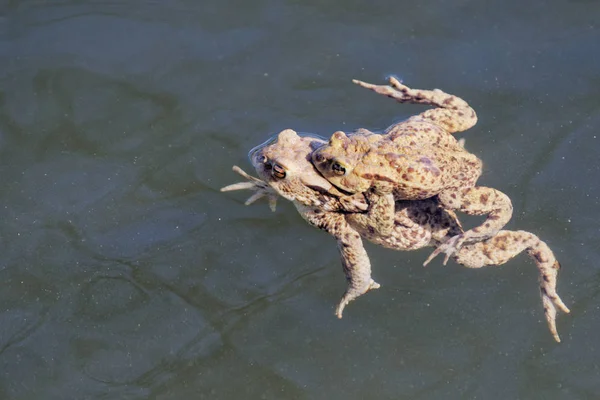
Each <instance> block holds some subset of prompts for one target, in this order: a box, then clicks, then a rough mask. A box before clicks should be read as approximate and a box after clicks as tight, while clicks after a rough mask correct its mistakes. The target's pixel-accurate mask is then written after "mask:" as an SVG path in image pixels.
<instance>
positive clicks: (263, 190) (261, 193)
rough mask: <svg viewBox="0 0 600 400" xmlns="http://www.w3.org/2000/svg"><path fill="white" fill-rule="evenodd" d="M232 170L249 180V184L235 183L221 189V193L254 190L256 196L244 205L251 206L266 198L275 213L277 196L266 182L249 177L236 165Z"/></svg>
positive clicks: (251, 197) (253, 195)
mask: <svg viewBox="0 0 600 400" xmlns="http://www.w3.org/2000/svg"><path fill="white" fill-rule="evenodd" d="M232 169H233V171H235V172H237V173H238V174H240V175H241V176H243V177H244V178H246V179H248V182H239V183H234V184H232V185H227V186H225V187H223V188H221V192H229V191H232V190H245V189H248V190H254V194H252V196H250V197H249V198H248V200H246V202H245V203H244V204H245V205H250V204H252V203H254V202H255V201H257V200H259V199H261V198H263V197H266V198H267V199H268V200H269V208H270V209H271V211H275V209H276V207H277V194H276V193H275V191H273V189H272V188H271V187H270V186H269V185H268V184H267V183H266V182H264V181H262V180H260V179H258V178H255V177H253V176H252V175H248V174H247V173H246V172H245V171H244V170H243V169H241V168H240V167H238V166H237V165H234V166H233V168H232Z"/></svg>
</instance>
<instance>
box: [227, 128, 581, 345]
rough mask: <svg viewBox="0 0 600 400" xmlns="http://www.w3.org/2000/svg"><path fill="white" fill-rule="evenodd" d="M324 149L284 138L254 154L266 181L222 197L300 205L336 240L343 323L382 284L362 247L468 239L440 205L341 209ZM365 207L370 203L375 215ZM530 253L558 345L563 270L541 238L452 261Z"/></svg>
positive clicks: (473, 262)
mask: <svg viewBox="0 0 600 400" xmlns="http://www.w3.org/2000/svg"><path fill="white" fill-rule="evenodd" d="M323 143H324V141H323V140H322V139H319V138H315V137H300V136H298V135H297V134H296V133H295V132H294V131H292V130H289V129H288V130H285V131H283V132H281V133H280V134H279V135H278V136H277V138H276V139H275V140H270V141H268V142H266V143H264V144H263V145H260V146H258V147H256V148H254V149H253V150H252V151H251V152H250V158H251V162H252V164H253V165H254V167H255V169H256V171H257V173H258V175H259V176H260V178H261V179H257V178H254V177H252V176H249V175H248V174H246V173H245V172H243V171H242V170H241V169H240V168H239V167H234V170H235V171H236V172H238V173H239V174H241V175H242V176H244V177H245V178H246V179H247V180H248V182H243V183H238V184H234V185H229V186H227V187H225V188H223V189H221V190H222V191H229V190H238V189H251V190H254V191H255V193H254V195H252V196H251V197H250V198H249V200H248V201H247V202H246V204H250V203H252V202H254V201H256V200H257V199H259V198H261V197H268V198H269V201H270V204H271V208H272V209H273V210H274V208H275V204H276V199H277V196H282V197H284V198H286V199H288V200H290V201H292V202H293V203H294V205H295V206H296V208H297V210H298V212H299V213H300V215H301V216H302V217H303V218H304V219H305V220H306V221H307V222H308V223H309V224H311V225H313V226H315V227H317V228H319V229H322V230H325V231H326V232H328V233H330V234H331V235H332V236H334V237H335V239H336V240H337V243H338V250H339V252H340V255H341V259H342V266H343V268H344V272H345V274H346V278H347V281H348V287H347V289H346V292H345V294H344V296H343V297H342V299H341V300H340V302H339V304H338V306H337V308H336V315H337V316H338V317H339V318H341V317H342V313H343V310H344V308H345V306H346V305H347V304H348V303H349V302H350V301H352V300H354V299H356V298H357V297H359V296H361V295H362V294H364V293H366V292H367V291H369V290H371V289H376V288H378V287H379V284H378V283H377V282H375V281H374V280H373V279H372V278H371V263H370V260H369V257H368V255H367V253H366V251H365V249H364V246H363V244H362V240H361V236H362V237H364V238H366V239H367V240H369V241H371V242H373V243H375V244H378V245H381V246H384V247H387V248H390V249H394V250H416V249H420V248H423V247H426V246H434V247H439V246H441V245H443V243H445V242H446V241H447V240H448V239H449V238H451V237H454V236H455V235H458V234H460V233H462V228H461V226H460V223H459V222H458V220H457V218H456V215H455V214H454V213H453V212H452V211H450V210H446V209H444V208H443V207H441V206H440V204H439V201H438V200H437V199H435V198H431V199H425V200H400V201H396V202H395V204H391V205H390V204H388V203H387V202H388V201H389V198H388V197H386V196H379V195H377V194H376V193H374V192H372V191H371V192H367V193H365V194H364V195H363V194H359V195H357V196H355V197H353V198H352V199H351V201H341V199H342V198H343V197H344V195H343V194H341V193H335V191H333V190H330V189H331V188H330V185H331V184H330V183H329V182H328V181H326V180H325V179H324V178H323V177H322V176H321V175H320V174H319V173H318V172H317V171H316V170H315V169H314V167H313V165H312V164H311V163H310V153H311V151H313V150H314V149H315V148H317V147H318V146H320V145H322V144H323ZM366 202H369V203H370V206H369V211H368V212H363V210H365V209H366V208H367V206H366ZM390 206H392V207H394V209H395V214H394V223H393V227H392V229H391V231H390V233H389V234H388V235H386V236H384V235H381V233H380V232H379V231H378V230H376V229H374V226H375V227H376V226H377V224H379V223H381V222H380V215H379V214H380V213H381V212H382V211H381V209H382V208H383V209H385V208H386V207H390ZM522 251H526V252H527V254H528V255H529V256H530V257H531V259H532V260H533V261H534V262H535V264H536V266H537V267H538V270H539V271H540V290H541V294H542V303H543V306H544V314H545V316H546V320H547V322H548V326H549V328H550V331H551V333H552V335H553V337H554V338H555V340H556V341H560V338H559V336H558V333H557V330H556V311H557V307H558V308H559V309H561V310H563V311H564V312H567V313H568V312H569V309H568V308H567V307H566V306H565V305H564V303H563V302H562V300H561V299H560V297H559V296H558V294H557V293H556V279H557V274H558V270H559V267H560V266H559V264H558V262H557V261H556V259H555V257H554V254H553V253H552V251H551V250H550V248H549V247H548V246H547V245H546V243H544V242H543V241H541V240H540V239H539V238H538V237H537V236H535V235H534V234H532V233H529V232H525V231H500V232H498V233H497V235H496V236H494V237H493V238H490V239H488V240H484V241H480V242H477V243H467V244H465V245H464V246H462V247H461V248H460V249H459V250H458V251H457V252H456V253H455V254H454V255H453V256H452V258H453V259H454V260H455V261H456V262H457V263H459V264H462V265H464V266H466V267H468V268H481V267H484V266H488V265H501V264H504V263H505V262H507V261H508V260H510V259H511V258H513V257H515V256H516V255H518V254H519V253H521V252H522Z"/></svg>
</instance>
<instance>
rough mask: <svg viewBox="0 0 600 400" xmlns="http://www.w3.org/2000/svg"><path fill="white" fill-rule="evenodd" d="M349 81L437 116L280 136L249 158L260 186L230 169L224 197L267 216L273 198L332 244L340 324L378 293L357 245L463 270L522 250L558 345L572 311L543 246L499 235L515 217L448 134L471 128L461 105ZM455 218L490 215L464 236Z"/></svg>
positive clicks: (533, 239) (438, 96) (401, 88)
mask: <svg viewBox="0 0 600 400" xmlns="http://www.w3.org/2000/svg"><path fill="white" fill-rule="evenodd" d="M354 83H356V84H358V85H360V86H362V87H365V88H368V89H371V90H373V91H375V92H376V93H379V94H383V95H386V96H388V97H390V98H393V99H395V100H397V101H398V102H401V103H417V104H424V105H432V106H435V107H436V108H433V109H430V110H427V111H425V112H423V113H421V114H419V115H416V116H413V117H411V118H409V119H408V120H406V121H403V122H400V123H397V124H394V125H392V126H390V127H389V128H388V129H387V130H386V131H385V132H384V133H383V134H376V133H373V132H370V131H368V130H366V129H359V130H358V131H356V132H354V133H352V134H349V135H346V134H344V133H343V132H336V133H334V134H333V135H332V137H331V139H330V140H329V142H326V141H324V140H322V139H320V138H318V137H312V136H306V135H305V136H299V135H298V134H296V132H294V131H292V130H289V129H288V130H284V131H283V132H281V133H279V135H278V136H277V137H276V138H273V139H271V140H269V141H267V142H266V143H264V144H262V145H260V146H258V147H256V148H254V149H253V150H252V151H251V152H250V159H251V162H252V164H253V166H254V168H255V169H256V172H257V173H258V175H259V177H260V178H261V179H256V178H254V177H251V176H249V175H247V174H246V173H245V172H243V171H242V170H241V169H240V168H239V167H234V170H235V171H237V172H238V173H240V174H241V175H242V176H244V177H245V178H246V179H248V182H243V183H238V184H234V185H230V186H227V187H225V188H223V189H222V190H223V191H227V190H238V189H251V190H254V191H255V194H254V195H253V196H252V197H251V198H249V199H248V201H247V202H246V204H250V203H252V202H254V201H255V200H256V199H258V198H260V197H263V196H266V197H268V198H269V200H270V203H271V206H272V208H273V209H274V207H275V202H276V198H277V196H278V195H279V196H282V197H284V198H286V199H288V200H290V201H292V202H293V203H294V205H295V206H296V208H297V210H298V212H299V213H300V215H301V216H302V217H303V218H304V219H305V220H306V221H307V222H308V223H309V224H311V225H313V226H315V227H317V228H319V229H323V230H325V231H327V232H328V233H330V234H331V235H332V236H334V237H335V238H336V240H337V243H338V249H339V251H340V255H341V259H342V266H343V268H344V272H345V274H346V277H347V281H348V287H347V290H346V292H345V294H344V296H343V297H342V299H341V301H340V303H339V304H338V306H337V308H336V314H337V316H338V317H340V318H341V317H342V312H343V310H344V307H345V306H346V305H347V304H348V303H349V302H350V301H352V300H354V299H356V298H357V297H359V296H361V295H362V294H364V293H366V292H367V291H369V290H370V289H376V288H378V287H379V284H378V283H376V282H375V281H374V280H373V279H372V278H371V264H370V261H369V257H368V255H367V253H366V251H365V249H364V247H363V244H362V238H365V239H367V240H369V241H371V242H373V243H376V244H379V245H382V246H384V247H387V248H391V249H395V250H415V249H419V248H423V247H426V246H433V247H435V250H434V251H433V253H432V254H431V255H430V256H429V258H428V259H427V260H426V261H425V263H424V264H425V265H426V264H427V263H429V262H430V261H431V260H432V259H433V258H434V257H435V256H436V255H438V254H440V253H445V254H446V257H445V260H444V264H446V262H447V260H448V259H449V258H450V257H452V258H453V259H454V260H455V261H456V262H457V263H459V264H461V265H464V266H466V267H469V268H480V267H483V266H486V265H501V264H503V263H505V262H506V261H508V260H510V259H511V258H513V257H514V256H516V255H517V254H519V253H521V252H522V251H526V252H527V254H528V255H529V256H530V257H531V258H532V260H533V261H534V262H535V264H536V266H537V267H538V269H539V272H540V290H541V294H542V303H543V306H544V314H545V316H546V319H547V321H548V326H549V328H550V331H551V333H552V335H553V336H554V338H555V340H556V341H560V339H559V336H558V333H557V331H556V322H555V319H556V309H557V307H558V308H560V309H561V310H563V311H564V312H567V313H568V312H569V309H568V308H567V307H566V306H565V304H564V303H563V302H562V300H561V299H560V297H559V296H558V294H557V293H556V278H557V274H558V270H559V268H560V265H559V263H558V262H557V261H556V259H555V257H554V254H553V253H552V251H551V250H550V248H549V247H548V246H547V245H546V243H544V242H543V241H541V240H540V239H539V238H538V237H537V236H535V235H533V234H532V233H529V232H525V231H505V230H501V229H502V227H503V226H504V225H505V224H506V223H507V222H508V220H509V219H510V217H511V215H512V205H511V201H510V199H509V198H508V197H507V196H506V195H505V194H503V193H502V192H500V191H498V190H495V189H492V188H487V187H482V186H476V181H477V179H478V178H479V176H480V175H481V169H482V163H481V161H480V160H479V159H478V158H477V157H476V156H475V155H473V154H471V153H469V152H467V151H466V150H465V149H464V146H463V145H462V143H461V142H460V141H458V140H456V138H455V137H454V136H452V133H455V132H461V131H464V130H466V129H468V128H470V127H472V126H473V125H475V123H476V122H477V117H476V114H475V112H474V111H473V109H472V108H471V107H470V106H469V105H468V104H467V103H466V102H465V101H464V100H462V99H460V98H458V97H456V96H453V95H449V94H447V93H444V92H442V91H441V90H438V89H436V90H416V89H410V88H408V87H406V86H405V85H403V84H401V83H400V82H399V81H398V80H396V79H395V78H390V86H379V85H371V84H368V83H364V82H361V81H354ZM454 210H459V211H461V212H464V213H466V214H470V215H487V218H486V220H485V221H484V222H483V223H482V224H481V225H480V226H477V227H475V228H472V229H469V230H466V231H464V230H463V229H462V226H461V224H460V222H459V221H458V219H457V217H456V215H455V213H454Z"/></svg>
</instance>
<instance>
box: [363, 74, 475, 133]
mask: <svg viewBox="0 0 600 400" xmlns="http://www.w3.org/2000/svg"><path fill="white" fill-rule="evenodd" d="M352 82H354V83H355V84H357V85H359V86H362V87H364V88H367V89H370V90H372V91H374V92H375V93H379V94H382V95H384V96H388V97H390V98H392V99H394V100H396V101H398V102H400V103H414V104H424V105H432V106H435V107H438V108H434V109H432V110H427V111H424V112H422V113H421V114H419V115H416V116H414V117H411V118H409V119H408V121H417V120H418V121H428V122H431V123H433V124H435V125H438V126H440V127H442V128H443V129H444V130H445V131H446V132H448V133H455V132H462V131H466V130H467V129H469V128H471V127H472V126H473V125H475V124H476V123H477V114H476V113H475V110H473V109H472V108H471V106H469V104H468V103H467V102H466V101H464V100H463V99H461V98H460V97H457V96H454V95H451V94H448V93H445V92H442V91H441V90H440V89H434V90H421V89H411V88H409V87H408V86H406V85H403V84H402V83H401V82H400V81H398V79H396V78H394V77H393V76H391V77H390V78H389V82H390V85H389V86H387V85H373V84H371V83H366V82H362V81H359V80H356V79H354V80H352ZM405 122H406V121H405ZM390 128H393V126H392V127H390ZM390 128H388V130H389V129H390Z"/></svg>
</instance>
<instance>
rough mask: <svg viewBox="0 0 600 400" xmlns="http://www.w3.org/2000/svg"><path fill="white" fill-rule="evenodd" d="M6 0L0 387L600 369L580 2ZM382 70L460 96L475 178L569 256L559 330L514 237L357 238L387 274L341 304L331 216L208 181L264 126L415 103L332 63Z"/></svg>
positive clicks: (382, 394)
mask: <svg viewBox="0 0 600 400" xmlns="http://www.w3.org/2000/svg"><path fill="white" fill-rule="evenodd" d="M537 3H539V4H537ZM0 9H1V10H2V11H3V12H2V13H0V61H1V62H0V151H1V158H0V160H1V163H0V170H1V171H2V177H3V182H4V184H3V190H2V191H1V192H0V193H1V198H2V203H3V205H4V206H3V207H0V213H1V217H2V221H3V224H2V226H1V228H0V237H1V238H2V244H3V251H2V252H0V271H1V272H0V273H1V279H2V282H3V285H2V289H1V290H0V304H2V305H3V306H2V307H1V308H0V349H1V350H0V372H1V373H0V397H1V398H3V399H4V398H5V399H54V398H56V399H65V398H126V399H134V398H157V399H181V398H198V397H199V398H236V399H237V398H239V397H240V393H245V394H247V395H246V396H245V397H248V398H277V399H281V398H342V397H344V398H357V399H358V398H367V397H369V398H370V397H376V398H390V399H392V398H393V399H397V398H410V399H416V398H419V399H437V398H486V399H490V398H498V399H506V398H528V399H529V398H544V399H552V398H556V399H563V398H596V397H598V395H599V394H600V384H599V382H600V379H599V373H598V371H599V370H600V369H599V366H598V360H599V359H600V357H599V355H598V354H597V353H598V348H599V343H598V340H599V339H598V338H597V334H596V332H597V330H598V328H600V315H599V311H598V310H599V309H598V307H597V303H598V299H599V296H600V293H599V291H598V285H599V283H600V273H599V270H598V267H597V266H596V263H595V262H594V260H596V259H597V255H598V254H596V253H597V252H598V249H599V248H600V247H599V246H598V241H597V236H598V218H597V217H596V213H595V211H594V210H595V209H597V206H598V196H599V189H598V187H597V185H595V184H594V183H593V182H596V181H597V180H598V175H599V171H598V169H599V167H598V165H599V164H598V163H597V161H596V158H597V157H596V154H597V149H598V146H599V145H598V143H599V142H598V140H600V138H598V137H597V136H598V134H597V126H598V122H599V121H600V100H598V96H597V93H596V92H597V86H598V85H597V83H598V79H597V71H598V70H599V69H600V52H599V51H598V50H600V49H598V43H600V40H599V39H600V36H599V34H598V30H597V29H598V28H597V20H598V17H599V16H600V8H599V7H598V6H597V5H596V3H594V2H571V3H564V4H562V3H558V2H551V3H550V4H548V3H544V4H541V2H535V1H534V2H532V3H527V4H523V3H521V2H508V3H507V2H504V3H502V4H500V3H498V5H497V6H496V7H493V6H491V5H489V4H487V3H486V4H485V6H484V5H483V3H482V5H479V4H474V3H468V4H467V3H464V4H455V3H447V2H444V1H441V0H440V1H436V2H434V3H428V5H427V6H425V5H417V4H412V3H407V4H404V5H403V6H402V5H400V4H398V3H397V2H389V1H382V2H379V3H377V4H366V3H362V2H334V3H331V2H329V3H328V4H327V5H324V4H321V3H319V2H304V3H299V2H293V1H287V2H269V1H259V2H253V3H252V4H250V3H247V2H241V1H227V2H193V1H189V0H188V1H186V0H181V1H174V0H172V1H164V2H141V3H140V2H108V1H104V2H92V1H86V2H72V1H62V2H54V3H45V2H17V1H9V2H8V3H7V4H6V5H4V6H3V8H0ZM387 73H396V74H398V75H400V76H401V77H403V78H404V79H405V80H406V81H407V82H411V83H412V84H413V85H414V86H416V87H441V88H443V89H445V90H447V91H449V92H450V93H457V94H459V95H460V96H461V97H464V98H465V99H467V100H468V101H469V102H470V103H471V104H473V105H474V107H475V108H476V109H477V111H478V114H479V116H480V123H479V125H478V126H477V127H476V128H474V129H472V130H471V131H470V132H467V133H466V134H465V135H464V137H466V138H467V146H468V148H469V149H470V150H471V151H473V152H475V153H476V154H478V155H479V156H480V157H482V158H483V160H484V162H485V172H484V175H483V177H482V182H483V183H484V184H486V185H488V186H492V187H497V188H499V189H501V190H503V191H504V192H506V193H507V194H509V195H510V196H511V198H512V199H513V204H514V205H515V216H514V218H513V221H512V222H511V224H510V225H509V228H510V229H525V230H531V231H533V232H535V233H537V234H539V235H540V237H541V238H542V239H543V240H545V241H547V242H548V243H549V244H550V245H551V246H552V248H553V249H554V250H555V252H556V254H557V257H558V258H559V260H560V261H561V263H562V265H563V267H564V268H563V271H562V273H561V276H560V277H559V290H560V292H561V293H562V296H563V298H564V299H565V301H566V302H567V303H568V305H569V306H570V307H571V309H572V311H573V314H572V315H570V316H560V317H559V320H558V327H559V331H560V332H561V335H562V337H563V339H564V342H563V343H562V344H561V345H556V344H555V343H554V342H553V341H552V338H551V337H550V335H548V332H547V331H546V326H545V324H544V322H543V314H542V311H541V310H540V309H539V298H538V293H537V284H536V275H537V273H536V271H535V268H534V267H533V265H531V264H529V263H528V261H527V260H526V258H524V257H521V258H518V259H516V260H513V261H511V262H510V263H508V264H507V265H505V266H502V267H500V268H496V269H488V270H479V271H469V270H466V269H461V268H460V267H458V266H449V267H446V268H442V267H441V266H439V265H432V266H431V267H429V268H427V269H423V268H422V267H420V265H421V263H422V261H423V259H424V258H425V256H426V254H427V251H424V252H415V253H399V252H391V251H388V250H384V249H380V248H376V247H373V246H371V247H369V248H368V250H369V253H370V255H371V257H372V262H373V264H374V271H375V276H376V277H377V280H378V281H379V282H380V283H382V284H383V286H382V288H381V289H380V290H379V291H378V292H376V293H375V292H374V293H373V294H369V295H367V296H364V298H361V301H359V302H356V303H355V304H352V306H351V308H350V309H349V310H348V314H347V315H346V316H345V318H344V319H343V320H341V321H338V320H337V319H335V318H334V316H333V304H334V303H335V302H336V301H337V299H338V297H339V296H340V294H341V293H342V291H343V289H344V285H345V282H344V279H343V277H342V273H341V271H340V266H339V265H338V263H339V260H338V257H337V254H336V250H335V245H334V243H333V241H332V240H331V239H329V238H328V237H327V235H325V234H324V233H322V232H319V231H317V230H314V229H312V228H310V227H309V226H308V225H306V224H305V223H304V222H303V221H302V220H301V218H300V217H299V216H298V215H297V213H296V212H295V210H294V209H293V208H292V207H291V205H289V204H286V203H285V202H281V204H280V206H279V209H278V211H277V212H276V213H275V214H272V213H271V212H270V211H269V210H268V207H267V206H266V204H256V205H253V206H251V207H244V206H243V205H242V203H241V200H242V199H243V198H244V197H243V195H242V194H237V193H228V194H222V193H219V192H218V188H220V187H222V186H225V185H227V184H229V183H232V182H235V181H237V179H238V178H237V177H236V175H234V174H233V173H232V172H231V170H230V168H231V165H233V164H238V165H241V166H244V165H247V160H246V154H247V152H248V150H249V149H251V148H252V147H253V146H255V145H257V144H259V143H262V142H263V141H264V140H266V139H267V138H268V137H269V135H271V134H273V133H274V132H277V131H279V130H281V129H283V128H288V127H289V128H294V129H296V130H298V131H308V132H314V133H317V134H321V135H323V136H327V135H328V134H330V133H331V132H333V131H334V130H336V129H345V130H351V129H354V128H358V127H360V126H365V127H368V128H372V129H377V128H381V127H385V126H387V125H389V123H390V122H391V121H392V120H394V119H398V118H402V117H406V116H407V115H409V114H410V113H412V112H416V111H417V110H420V108H419V107H414V106H408V105H402V106H399V105H397V104H395V103H393V102H391V101H386V99H377V98H374V97H372V96H371V95H369V94H368V93H364V92H361V91H360V90H358V89H357V88H355V87H353V86H352V85H351V84H350V83H349V80H350V79H351V78H355V77H356V78H362V79H365V80H367V81H377V80H378V79H381V78H382V77H383V76H384V75H385V74H387ZM245 168H248V167H245Z"/></svg>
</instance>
